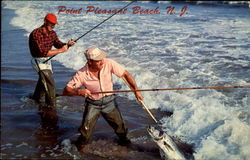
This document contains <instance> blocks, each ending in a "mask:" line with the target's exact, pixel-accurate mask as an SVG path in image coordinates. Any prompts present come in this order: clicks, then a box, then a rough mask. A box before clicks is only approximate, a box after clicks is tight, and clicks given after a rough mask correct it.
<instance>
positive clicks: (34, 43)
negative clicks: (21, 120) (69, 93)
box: [29, 13, 75, 108]
mask: <svg viewBox="0 0 250 160" xmlns="http://www.w3.org/2000/svg"><path fill="white" fill-rule="evenodd" d="M56 24H58V23H57V18H56V16H55V15H54V14H52V13H49V14H47V15H46V16H45V18H44V24H43V25H42V26H41V27H39V28H36V29H34V30H33V31H32V32H31V34H30V36H29V48H30V52H31V55H32V57H33V60H32V62H33V67H34V68H35V69H36V70H37V72H38V75H39V80H38V82H37V85H36V89H35V92H34V94H33V96H32V98H33V99H34V100H35V101H36V102H38V103H40V102H41V98H42V96H43V95H44V94H45V103H46V106H47V108H55V106H56V88H55V82H54V78H53V74H52V66H51V62H50V61H48V62H46V63H44V61H45V60H47V59H48V58H49V57H51V56H54V55H56V54H59V53H63V52H65V51H67V50H68V48H69V46H72V45H74V44H75V42H74V41H73V40H69V41H68V43H67V44H66V43H62V42H61V41H60V40H59V39H58V37H57V34H56V32H55V31H53V29H54V27H55V25H56ZM53 46H54V47H55V49H52V47H53Z"/></svg>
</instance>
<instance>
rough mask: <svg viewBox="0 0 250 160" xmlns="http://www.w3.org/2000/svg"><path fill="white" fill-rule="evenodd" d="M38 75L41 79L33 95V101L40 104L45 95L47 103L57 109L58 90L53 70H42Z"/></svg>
mask: <svg viewBox="0 0 250 160" xmlns="http://www.w3.org/2000/svg"><path fill="white" fill-rule="evenodd" d="M38 75H39V79H38V82H37V85H36V89H35V92H34V94H33V99H34V100H36V101H37V102H38V103H40V102H41V99H42V98H43V95H45V103H46V104H47V105H49V106H53V107H55V106H56V88H55V82H54V78H53V74H52V72H51V70H41V71H39V73H38Z"/></svg>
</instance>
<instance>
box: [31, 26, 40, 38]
mask: <svg viewBox="0 0 250 160" xmlns="http://www.w3.org/2000/svg"><path fill="white" fill-rule="evenodd" d="M39 34H42V31H41V28H40V27H39V28H36V29H34V30H33V31H32V32H31V33H30V36H37V35H39Z"/></svg>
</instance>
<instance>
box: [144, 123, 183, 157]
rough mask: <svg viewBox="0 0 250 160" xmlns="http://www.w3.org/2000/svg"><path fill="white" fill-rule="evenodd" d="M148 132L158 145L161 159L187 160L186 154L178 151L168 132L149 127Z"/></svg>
mask: <svg viewBox="0 0 250 160" xmlns="http://www.w3.org/2000/svg"><path fill="white" fill-rule="evenodd" d="M147 131H148V133H149V135H150V136H151V137H152V139H153V141H154V142H155V143H156V144H157V145H158V147H159V150H160V155H161V158H163V159H165V160H167V159H171V160H186V158H185V156H184V154H183V153H182V152H181V151H180V150H179V149H178V146H177V145H176V144H175V142H174V140H173V139H172V138H171V137H170V136H169V135H168V134H167V133H166V132H163V131H162V130H161V129H157V128H156V127H154V126H149V127H148V128H147Z"/></svg>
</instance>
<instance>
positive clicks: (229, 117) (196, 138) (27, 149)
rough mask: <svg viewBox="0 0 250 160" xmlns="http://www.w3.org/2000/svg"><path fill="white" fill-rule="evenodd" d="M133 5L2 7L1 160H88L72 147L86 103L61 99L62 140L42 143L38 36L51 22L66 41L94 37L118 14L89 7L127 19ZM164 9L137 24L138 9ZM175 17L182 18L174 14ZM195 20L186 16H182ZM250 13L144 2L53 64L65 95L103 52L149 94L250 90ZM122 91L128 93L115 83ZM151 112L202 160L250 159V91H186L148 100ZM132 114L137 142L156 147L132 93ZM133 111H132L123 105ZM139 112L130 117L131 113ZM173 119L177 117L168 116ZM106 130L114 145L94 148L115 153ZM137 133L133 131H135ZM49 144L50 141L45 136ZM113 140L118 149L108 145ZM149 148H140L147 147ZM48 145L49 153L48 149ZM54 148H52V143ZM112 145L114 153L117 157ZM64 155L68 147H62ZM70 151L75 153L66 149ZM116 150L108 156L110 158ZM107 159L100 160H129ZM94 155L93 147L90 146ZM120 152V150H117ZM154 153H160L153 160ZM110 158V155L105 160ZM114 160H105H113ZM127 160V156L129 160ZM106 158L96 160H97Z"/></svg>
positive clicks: (128, 97) (100, 130)
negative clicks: (34, 57) (93, 50)
mask: <svg viewBox="0 0 250 160" xmlns="http://www.w3.org/2000/svg"><path fill="white" fill-rule="evenodd" d="M126 4H128V2H112V1H110V2H101V1H94V2H80V1H78V2H73V1H68V2H66V1H54V2H49V1H45V2H42V1H5V2H3V3H1V5H2V6H1V7H2V10H3V11H2V31H1V34H2V36H1V38H2V46H1V53H2V54H1V58H2V61H1V71H2V73H1V77H2V78H1V84H2V85H1V92H2V93H1V122H2V129H1V132H2V133H1V156H2V157H3V158H11V157H14V158H34V157H35V158H51V157H56V158H61V157H65V156H66V157H68V158H79V157H81V158H86V155H87V154H86V155H84V156H85V157H84V156H83V155H80V154H79V153H77V152H76V151H75V150H74V149H72V147H71V146H70V143H69V139H72V137H76V135H77V128H78V126H79V125H80V122H81V118H82V106H81V105H82V104H83V102H84V100H82V99H81V98H80V97H63V98H62V97H59V98H58V99H57V100H58V114H59V118H61V120H60V125H59V130H58V132H57V133H52V134H49V135H48V136H47V137H46V136H44V134H41V132H43V130H42V129H41V128H40V127H39V122H40V119H39V116H38V115H37V106H36V104H34V103H33V102H32V101H31V100H29V99H27V98H25V96H27V95H28V94H30V93H32V92H33V89H34V87H35V84H36V80H37V75H36V73H35V71H33V70H32V68H31V66H30V58H31V56H30V54H29V49H28V35H29V33H30V32H31V31H32V30H33V29H34V28H37V27H39V26H40V25H42V23H43V18H44V15H45V14H47V13H49V12H52V13H55V14H56V15H57V17H58V21H59V25H57V26H56V28H55V31H56V32H57V34H58V36H59V38H60V39H61V40H62V41H65V42H66V41H67V40H69V39H71V38H73V39H77V38H78V37H79V36H81V35H83V34H84V33H86V32H87V31H88V30H90V29H92V28H93V27H94V26H96V25H97V24H99V23H100V22H102V21H103V20H104V19H106V18H107V17H108V16H110V14H95V13H89V14H86V7H87V6H95V7H99V8H102V9H119V8H122V7H123V6H125V5H126ZM58 6H66V7H67V9H80V8H83V9H82V12H81V13H80V14H67V13H60V14H58ZM134 6H140V7H141V8H143V9H156V8H157V7H159V8H158V11H159V12H160V13H159V14H133V13H132V11H133V10H132V8H133V7H134ZM168 6H170V7H174V12H175V13H174V14H170V13H167V11H168V10H167V9H166V7H168ZM185 8H186V12H185V13H184V14H183V15H182V16H180V13H181V10H182V9H185ZM249 17H250V9H249V8H248V7H239V6H234V5H216V4H215V5H211V4H210V5H202V4H200V5H197V4H192V3H169V2H158V3H151V2H135V3H133V4H132V5H131V6H129V7H128V11H127V12H126V13H125V14H117V15H115V16H114V17H112V18H111V19H110V20H108V21H107V22H105V23H104V24H102V25H101V26H99V27H98V28H96V29H95V30H93V31H92V32H90V33H88V34H87V35H86V36H84V37H83V38H82V39H80V40H79V41H78V42H77V44H76V45H75V46H74V47H72V48H70V49H69V50H68V51H67V52H66V53H63V54H60V55H57V56H56V57H55V58H53V64H54V68H53V70H54V77H55V80H56V84H57V91H58V92H62V89H63V88H64V86H65V85H66V83H67V81H68V80H70V78H71V77H72V75H73V74H74V73H75V71H77V70H78V69H80V68H81V67H82V66H83V65H84V64H85V63H86V60H85V58H84V54H83V52H84V51H85V50H86V49H87V48H88V47H90V46H98V47H100V48H101V49H103V50H104V51H106V52H108V53H109V55H108V58H112V59H114V60H116V61H117V62H119V63H120V64H122V65H123V66H124V67H126V69H127V70H128V71H129V72H130V73H131V74H132V75H133V76H134V78H135V80H136V82H137V84H138V86H139V88H141V89H149V88H182V87H202V86H249V85H250V41H249V37H250V28H249V26H250V19H249ZM114 83H115V85H116V88H117V89H120V90H123V89H126V90H127V89H128V87H127V86H126V85H125V84H124V82H123V81H122V80H121V79H117V78H116V77H114ZM143 96H144V102H145V104H147V106H148V107H149V108H150V109H151V110H152V111H153V113H154V114H155V116H156V117H157V119H158V120H159V121H161V122H162V126H161V127H162V129H163V130H164V131H166V132H167V133H168V134H169V135H171V136H173V137H178V139H180V140H181V141H183V142H185V143H187V144H192V145H193V151H194V152H193V156H194V158H195V159H228V160H234V159H245V160H247V159H249V158H250V152H249V148H250V136H249V135H250V97H249V96H250V90H249V88H248V89H247V88H242V89H220V90H185V91H159V92H143ZM119 97H120V102H119V103H121V110H122V113H123V114H124V115H125V116H124V117H125V119H126V121H127V122H128V126H129V127H130V128H131V132H132V135H133V139H132V141H133V142H138V143H143V141H150V140H149V138H150V137H148V136H147V133H146V131H145V130H146V129H145V127H146V126H147V125H148V124H151V123H152V122H151V121H150V117H148V116H147V115H146V112H142V110H140V109H139V108H140V106H139V105H138V104H137V103H136V101H135V98H134V95H133V94H132V93H128V94H125V93H122V94H119ZM123 101H125V102H123ZM126 103H127V104H130V105H131V106H132V107H129V110H128V109H126V108H125V107H127V106H126ZM165 112H172V115H171V116H169V115H165V114H162V113H165ZM105 125H106V124H105V122H103V120H101V121H100V122H99V124H98V126H97V129H96V132H95V136H96V137H98V136H99V137H101V136H103V137H104V141H103V140H99V139H98V140H97V141H95V143H96V144H92V147H93V146H95V147H98V146H102V145H103V144H104V145H105V144H106V145H107V144H112V145H113V146H115V144H114V143H113V142H110V141H111V140H110V138H111V139H112V138H114V137H115V135H114V134H113V133H112V131H111V129H110V128H108V129H107V128H106V127H105ZM130 128H129V129H130ZM42 135H43V136H42ZM105 138H106V139H108V140H105ZM139 141H140V142H139ZM45 142H46V143H45ZM48 142H50V143H48ZM147 143H148V144H147V147H149V146H150V145H152V146H153V147H154V148H153V149H152V148H151V151H149V153H150V154H148V152H145V153H143V152H138V153H134V152H132V151H125V149H123V148H119V147H118V149H121V150H122V151H124V153H129V154H130V155H131V156H132V157H134V158H135V157H136V156H137V158H138V159H140V157H141V159H152V158H154V159H160V157H159V156H158V155H155V154H153V152H154V149H155V147H156V146H155V145H154V144H151V143H150V142H147ZM112 145H107V146H109V147H110V148H112V147H111V146H112ZM62 146H64V147H62ZM65 146H66V147H65ZM109 147H108V148H109ZM100 148H102V149H103V150H101V151H99V152H98V153H96V152H93V153H94V155H97V157H98V156H99V157H104V158H107V157H109V158H110V157H113V158H117V159H119V158H128V159H131V157H119V156H118V155H116V152H115V150H116V149H113V153H112V154H110V155H109V154H107V153H106V155H105V154H104V152H106V151H104V148H105V147H100ZM89 150H90V153H92V152H91V150H92V151H93V149H91V145H90V146H89ZM111 150H112V149H111ZM152 150H153V151H152ZM99 153H100V154H99ZM103 155H105V156H103ZM123 156H125V154H124V155H123ZM94 158H96V157H94Z"/></svg>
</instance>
